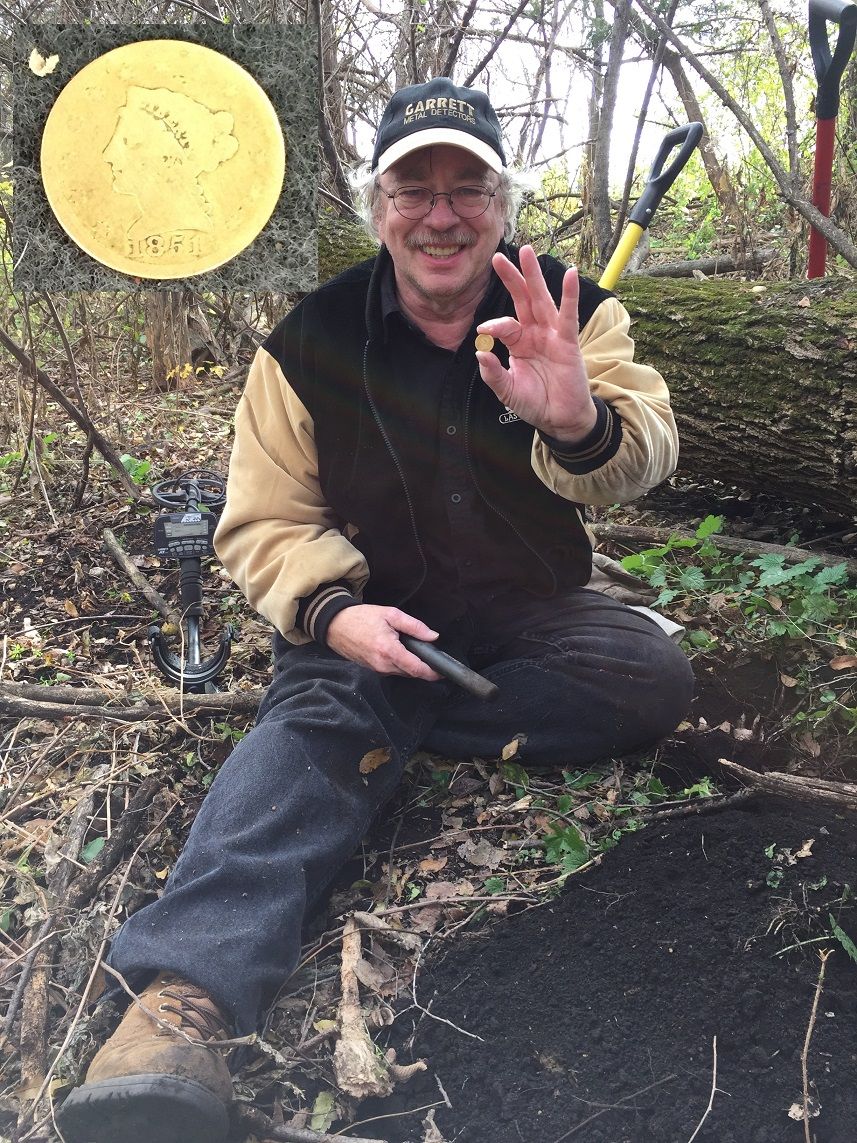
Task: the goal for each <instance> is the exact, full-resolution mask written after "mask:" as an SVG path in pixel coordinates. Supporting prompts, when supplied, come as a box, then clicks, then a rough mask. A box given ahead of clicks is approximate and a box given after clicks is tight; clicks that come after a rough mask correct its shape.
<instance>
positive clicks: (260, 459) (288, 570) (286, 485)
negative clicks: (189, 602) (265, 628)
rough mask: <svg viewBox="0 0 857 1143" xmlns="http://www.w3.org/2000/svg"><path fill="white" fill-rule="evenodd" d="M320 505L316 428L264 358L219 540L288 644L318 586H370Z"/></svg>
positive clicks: (232, 468) (299, 637)
mask: <svg viewBox="0 0 857 1143" xmlns="http://www.w3.org/2000/svg"><path fill="white" fill-rule="evenodd" d="M342 526H343V525H342V522H341V521H339V520H337V518H336V516H335V514H334V512H333V511H332V510H331V508H330V507H329V505H327V504H326V503H325V501H324V499H323V497H322V494H321V488H320V486H319V480H318V454H317V452H316V445H315V437H314V428H313V424H312V419H311V417H310V415H309V413H308V412H307V410H306V408H305V406H304V405H303V403H302V402H301V401H300V400H299V399H298V397H297V396H296V395H295V393H294V391H293V389H292V388H291V386H290V385H289V383H288V381H287V380H286V378H285V377H284V376H283V374H282V371H281V369H280V367H279V365H278V364H277V362H276V361H275V360H274V359H273V358H272V357H271V355H270V354H269V353H267V352H266V351H265V350H264V349H259V350H258V351H257V353H256V357H255V359H254V361H253V365H252V366H251V369H250V374H249V377H248V379H247V387H246V389H245V391H244V394H243V396H242V398H241V400H240V402H239V404H238V410H237V412H236V415H235V443H234V445H233V448H232V459H231V461H230V465H229V481H228V484H227V499H226V507H225V509H224V511H223V515H222V516H221V518H220V523H219V525H218V528H217V532H216V533H215V536H214V546H215V550H216V551H217V555H218V556H219V558H220V559H221V560H222V562H223V566H224V567H225V568H226V570H227V571H228V572H229V574H230V575H231V576H232V578H233V579H234V580H235V582H236V584H237V585H238V586H239V588H240V589H241V591H242V592H243V593H244V595H245V596H246V597H247V600H248V601H249V602H250V604H251V605H252V606H253V607H255V608H256V610H257V611H259V612H260V613H261V614H262V615H264V616H265V618H266V619H269V620H270V621H271V623H273V624H274V626H275V627H276V628H277V630H278V631H280V632H281V633H282V634H283V635H284V636H285V637H286V638H287V639H288V640H290V642H293V643H305V642H308V639H309V637H308V636H307V635H306V634H305V633H304V632H303V631H301V630H300V629H297V628H296V627H295V618H296V615H297V610H298V604H299V603H300V600H301V599H302V598H304V597H305V596H308V595H311V594H312V593H313V592H315V591H316V590H317V589H318V587H319V586H320V585H321V584H324V583H333V582H336V581H338V580H344V581H347V583H348V585H349V587H350V589H351V590H352V591H353V593H354V594H355V595H356V596H359V594H360V592H361V591H362V589H363V586H364V584H365V583H366V581H367V579H368V578H369V570H368V568H367V566H366V561H365V560H364V558H363V556H362V554H361V553H360V552H359V551H358V550H357V549H356V548H355V547H354V546H353V545H352V544H350V543H349V542H348V540H347V539H346V538H345V536H344V535H343V533H342V531H341V527H342Z"/></svg>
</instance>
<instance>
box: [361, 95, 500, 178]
mask: <svg viewBox="0 0 857 1143" xmlns="http://www.w3.org/2000/svg"><path fill="white" fill-rule="evenodd" d="M439 143H446V144H448V145H450V146H452V147H461V148H463V149H464V150H465V151H469V152H470V153H471V154H472V155H475V156H476V157H477V158H478V159H481V160H482V162H483V163H485V164H486V166H488V167H490V168H491V170H492V171H497V172H498V173H499V172H500V171H502V169H503V168H504V167H505V165H506V156H505V155H504V153H503V136H502V132H501V130H500V122H499V120H498V119H497V115H496V113H495V111H494V108H493V107H492V106H491V104H490V103H489V101H488V96H487V95H486V94H485V92H484V91H476V90H475V89H474V88H472V87H456V86H455V84H454V83H453V82H452V81H451V80H449V79H430V80H429V81H428V83H417V84H413V85H412V86H411V87H403V88H401V89H400V90H399V91H397V92H396V93H395V95H394V96H393V98H392V99H391V100H390V102H389V103H388V104H387V107H386V110H385V111H384V115H383V118H382V119H381V126H380V127H379V128H378V136H377V138H376V140H375V151H374V154H373V155H372V170H373V171H374V170H377V171H378V174H383V173H384V171H386V170H387V168H388V167H391V166H392V165H393V163H397V162H398V161H399V159H403V158H404V157H405V155H409V154H410V153H411V152H412V151H417V150H419V148H420V147H432V146H435V145H437V144H439Z"/></svg>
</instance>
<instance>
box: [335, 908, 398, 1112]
mask: <svg viewBox="0 0 857 1143" xmlns="http://www.w3.org/2000/svg"><path fill="white" fill-rule="evenodd" d="M361 954H362V944H361V937H360V926H359V925H358V923H357V921H356V920H355V919H354V917H349V918H348V920H347V921H346V922H345V929H344V931H343V933H342V969H341V974H340V976H341V980H342V999H341V1001H340V1004H339V1039H338V1040H337V1042H336V1047H335V1048H334V1049H333V1070H334V1072H335V1073H336V1082H337V1084H338V1085H339V1087H340V1088H341V1089H342V1090H343V1091H345V1092H348V1094H349V1095H353V1096H355V1097H356V1098H357V1099H368V1098H369V1097H370V1096H385V1095H389V1094H390V1093H391V1092H392V1090H393V1083H392V1079H391V1077H390V1074H389V1072H388V1070H387V1067H386V1066H385V1064H384V1062H383V1060H382V1059H381V1057H380V1055H379V1054H378V1053H377V1052H376V1051H375V1046H374V1044H373V1043H372V1040H371V1038H370V1036H369V1033H368V1032H367V1031H366V1021H365V1019H364V1017H363V1010H362V1008H361V1007H360V987H359V984H358V982H357V971H356V970H357V963H358V961H359V960H360V958H361Z"/></svg>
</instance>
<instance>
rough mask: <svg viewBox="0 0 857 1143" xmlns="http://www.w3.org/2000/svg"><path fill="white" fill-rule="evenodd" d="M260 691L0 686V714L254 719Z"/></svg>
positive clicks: (129, 719) (117, 719)
mask: <svg viewBox="0 0 857 1143" xmlns="http://www.w3.org/2000/svg"><path fill="white" fill-rule="evenodd" d="M264 693H265V692H264V690H263V688H261V687H257V688H254V689H253V690H250V691H239V692H236V693H234V694H230V693H226V692H224V693H222V694H213V695H192V694H186V695H182V694H180V693H179V692H177V691H158V692H157V693H156V694H151V695H148V694H145V693H144V694H143V695H142V696H141V695H140V694H139V693H137V694H130V695H129V694H126V693H125V692H119V691H117V692H115V693H113V692H110V693H106V692H104V691H96V690H93V689H91V688H86V687H49V686H39V685H38V684H36V683H23V684H22V683H2V684H0V710H2V712H3V714H5V715H15V716H17V717H19V718H47V719H56V718H77V719H80V718H91V719H98V720H99V721H105V720H106V721H114V722H143V721H146V720H149V719H166V718H170V717H171V716H173V715H184V716H185V717H186V718H188V717H192V718H206V717H208V716H209V715H212V714H251V715H252V714H255V713H256V711H257V710H258V708H259V703H260V702H261V701H262V696H263V694H264Z"/></svg>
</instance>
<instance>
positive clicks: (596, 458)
mask: <svg viewBox="0 0 857 1143" xmlns="http://www.w3.org/2000/svg"><path fill="white" fill-rule="evenodd" d="M592 400H593V403H594V404H595V409H596V412H597V418H596V421H595V427H594V428H593V429H592V431H591V432H590V433H587V434H586V436H585V437H584V438H583V440H581V441H577V442H576V443H575V444H569V443H568V441H560V440H557V439H556V437H549V436H548V435H547V433H543V432H541V430H540V431H539V437H540V438H541V439H542V440H543V441H544V442H545V444H546V445H547V446H548V448H549V449H550V450H551V456H552V457H553V458H554V460H555V461H556V462H557V464H558V465H560V467H562V468H564V469H565V470H566V472H570V473H572V475H574V476H583V475H584V474H585V473H587V472H594V471H595V469H596V468H600V467H601V465H602V464H606V463H607V461H608V460H610V459H611V458H612V457H614V456H615V455H616V453H617V452H618V451H619V445H620V444H621V443H622V418H621V417H620V416H619V414H618V413H617V412H616V410H615V409H614V408H612V407H611V406H610V405H608V404H607V403H606V402H605V401H602V400H601V398H600V397H593V398H592Z"/></svg>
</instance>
